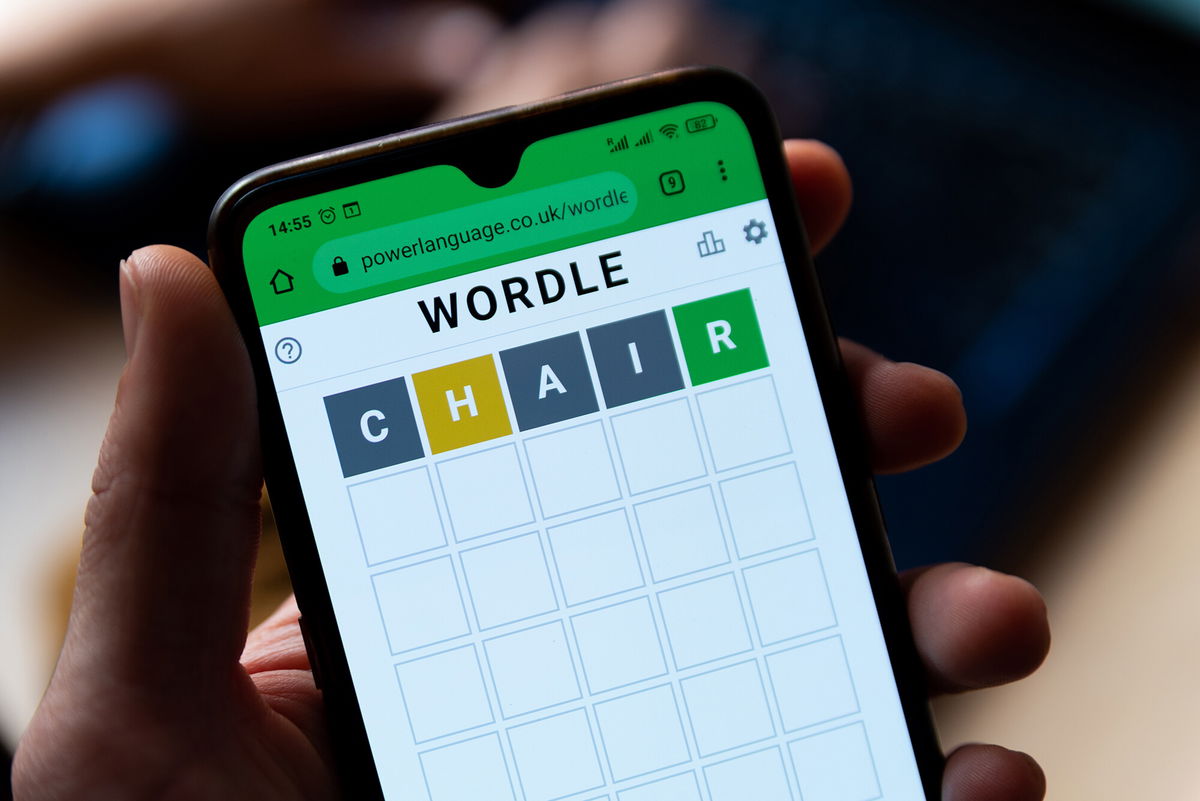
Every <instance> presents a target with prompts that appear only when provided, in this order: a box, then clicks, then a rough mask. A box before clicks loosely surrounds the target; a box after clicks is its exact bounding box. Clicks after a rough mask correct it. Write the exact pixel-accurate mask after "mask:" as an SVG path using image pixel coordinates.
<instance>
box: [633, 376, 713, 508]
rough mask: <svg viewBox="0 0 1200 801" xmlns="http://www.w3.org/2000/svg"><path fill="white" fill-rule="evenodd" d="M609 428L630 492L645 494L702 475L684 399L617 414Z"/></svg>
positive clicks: (687, 407) (701, 461) (689, 416)
mask: <svg viewBox="0 0 1200 801" xmlns="http://www.w3.org/2000/svg"><path fill="white" fill-rule="evenodd" d="M612 426H613V433H615V434H616V437H617V449H618V450H619V451H620V453H621V464H622V465H623V466H624V468H625V479H626V480H627V481H628V482H629V491H630V492H632V493H634V494H637V493H639V492H647V491H649V490H653V489H659V488H660V487H667V486H670V485H671V484H678V483H679V482H681V481H687V480H689V479H693V478H699V477H700V476H703V475H704V474H705V473H706V471H705V469H704V457H703V456H702V455H701V454H700V445H699V442H698V441H697V439H696V426H695V424H694V423H693V422H692V411H691V408H690V407H689V406H688V402H687V399H686V398H680V399H679V400H673V401H668V402H666V403H660V404H658V405H657V406H651V407H650V408H648V409H639V410H637V411H636V412H628V413H626V414H620V415H617V416H616V417H614V418H612Z"/></svg>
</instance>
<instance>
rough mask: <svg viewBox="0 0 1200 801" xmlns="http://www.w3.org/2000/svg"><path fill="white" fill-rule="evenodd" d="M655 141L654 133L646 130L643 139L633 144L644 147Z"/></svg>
mask: <svg viewBox="0 0 1200 801" xmlns="http://www.w3.org/2000/svg"><path fill="white" fill-rule="evenodd" d="M653 141H654V136H653V134H651V133H650V132H649V131H646V132H645V133H644V134H642V137H641V139H638V140H637V142H635V143H634V145H633V146H634V147H644V146H645V145H648V144H650V143H651V142H653Z"/></svg>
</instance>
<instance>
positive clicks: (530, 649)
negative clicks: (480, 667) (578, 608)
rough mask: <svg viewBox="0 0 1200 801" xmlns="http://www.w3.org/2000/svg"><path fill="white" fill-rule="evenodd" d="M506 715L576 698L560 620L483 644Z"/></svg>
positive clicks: (570, 663) (569, 656)
mask: <svg viewBox="0 0 1200 801" xmlns="http://www.w3.org/2000/svg"><path fill="white" fill-rule="evenodd" d="M483 647H484V650H485V651H486V652H487V660H488V665H489V666H490V667H491V670H492V679H493V681H494V682H495V684H496V695H497V696H498V697H499V699H500V714H501V715H503V716H504V717H506V718H511V717H513V716H515V715H523V714H525V713H526V712H534V711H536V710H539V709H545V708H546V707H549V706H554V705H555V704H561V703H564V702H566V701H574V700H575V699H577V698H579V696H580V692H579V682H578V680H577V679H576V676H575V665H574V663H573V662H572V661H571V651H570V649H569V648H568V647H567V635H566V630H565V629H564V628H563V624H562V621H561V620H556V621H554V622H553V623H547V624H545V625H542V626H536V627H534V628H531V629H525V630H524V631H518V632H516V633H515V634H509V635H507V636H504V637H496V638H495V639H492V640H487V641H485V642H484V644H483Z"/></svg>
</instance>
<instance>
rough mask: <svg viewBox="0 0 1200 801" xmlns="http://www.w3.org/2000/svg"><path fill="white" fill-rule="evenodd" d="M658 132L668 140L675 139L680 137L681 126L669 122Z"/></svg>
mask: <svg viewBox="0 0 1200 801" xmlns="http://www.w3.org/2000/svg"><path fill="white" fill-rule="evenodd" d="M658 132H659V133H660V134H662V135H663V136H665V137H667V138H668V139H674V138H675V137H677V136H679V126H678V125H676V124H675V123H673V122H668V123H667V124H666V125H664V126H662V127H661V128H659V129H658Z"/></svg>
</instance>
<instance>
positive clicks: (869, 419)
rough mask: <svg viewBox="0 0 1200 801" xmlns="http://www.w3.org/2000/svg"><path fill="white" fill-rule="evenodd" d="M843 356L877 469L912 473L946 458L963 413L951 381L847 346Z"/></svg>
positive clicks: (956, 441)
mask: <svg viewBox="0 0 1200 801" xmlns="http://www.w3.org/2000/svg"><path fill="white" fill-rule="evenodd" d="M843 353H844V354H845V355H846V369H847V372H848V373H849V374H850V377H851V381H852V382H853V383H854V385H855V386H856V388H857V389H858V393H859V398H860V403H861V404H862V409H863V417H864V420H865V422H866V426H867V434H868V437H869V439H870V443H871V456H872V464H873V466H874V468H875V469H876V471H878V472H881V473H891V472H899V471H904V470H912V469H914V468H916V467H920V466H921V465H925V464H929V463H930V462H935V461H937V460H939V459H942V458H944V457H946V456H948V455H949V454H951V453H953V452H954V450H955V449H956V448H958V446H959V445H960V444H961V443H962V441H963V438H964V437H965V436H966V432H967V412H966V408H965V407H964V406H963V398H962V392H961V391H960V390H959V388H958V385H957V384H956V383H955V382H954V381H953V379H951V378H950V377H949V376H947V375H946V374H945V373H942V372H940V371H938V370H934V369H932V368H929V367H925V366H923V365H919V364H913V363H912V362H893V361H889V360H888V359H886V358H884V357H882V356H879V355H878V354H875V353H873V352H871V351H869V350H867V349H866V348H863V347H862V346H860V345H853V344H852V343H845V344H843Z"/></svg>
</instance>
